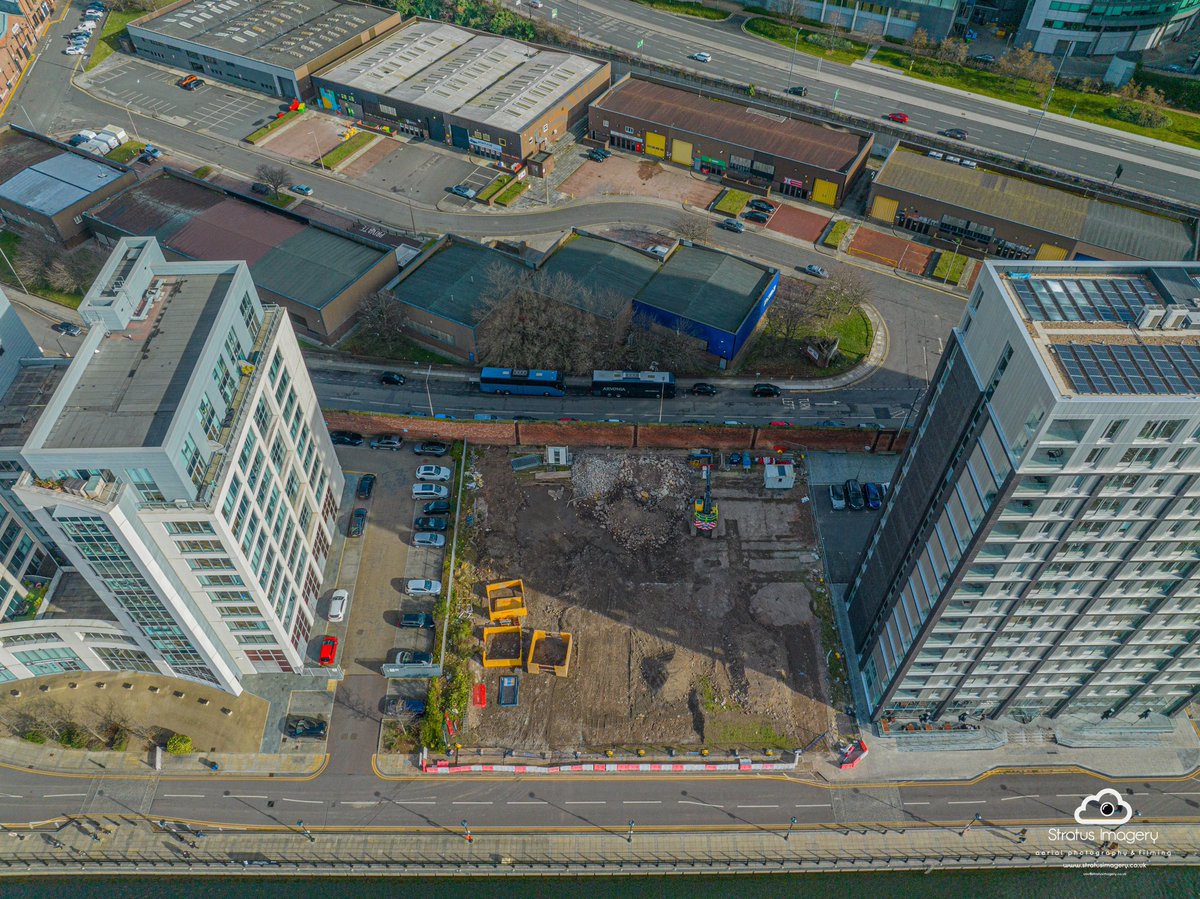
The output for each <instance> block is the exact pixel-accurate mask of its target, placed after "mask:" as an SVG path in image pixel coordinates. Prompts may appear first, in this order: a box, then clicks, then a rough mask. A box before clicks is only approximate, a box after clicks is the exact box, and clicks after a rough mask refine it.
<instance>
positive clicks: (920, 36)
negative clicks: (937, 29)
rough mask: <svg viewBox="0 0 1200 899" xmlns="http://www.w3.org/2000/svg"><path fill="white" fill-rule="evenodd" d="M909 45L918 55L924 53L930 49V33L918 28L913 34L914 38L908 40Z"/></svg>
mask: <svg viewBox="0 0 1200 899" xmlns="http://www.w3.org/2000/svg"><path fill="white" fill-rule="evenodd" d="M908 45H909V46H910V47H912V48H913V49H914V50H916V51H917V52H918V53H923V52H924V51H926V50H928V49H929V32H928V31H926V30H925V29H924V28H918V29H917V30H916V31H914V32H913V33H912V37H910V38H909V39H908Z"/></svg>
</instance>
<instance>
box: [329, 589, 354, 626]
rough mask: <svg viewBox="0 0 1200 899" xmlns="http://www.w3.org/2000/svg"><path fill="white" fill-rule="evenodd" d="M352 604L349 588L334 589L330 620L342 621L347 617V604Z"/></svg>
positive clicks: (330, 601) (330, 606)
mask: <svg viewBox="0 0 1200 899" xmlns="http://www.w3.org/2000/svg"><path fill="white" fill-rule="evenodd" d="M349 604H350V591H349V590H334V591H333V598H331V599H330V600H329V620H330V621H341V620H342V619H343V618H345V617H346V606H348V605H349Z"/></svg>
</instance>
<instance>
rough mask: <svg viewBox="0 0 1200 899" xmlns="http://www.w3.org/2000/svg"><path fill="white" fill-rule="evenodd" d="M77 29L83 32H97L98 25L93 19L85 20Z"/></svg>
mask: <svg viewBox="0 0 1200 899" xmlns="http://www.w3.org/2000/svg"><path fill="white" fill-rule="evenodd" d="M75 28H76V30H82V31H95V30H96V23H95V22H93V21H92V20H91V19H84V20H83V21H82V22H80V23H79V24H78V25H76V26H75Z"/></svg>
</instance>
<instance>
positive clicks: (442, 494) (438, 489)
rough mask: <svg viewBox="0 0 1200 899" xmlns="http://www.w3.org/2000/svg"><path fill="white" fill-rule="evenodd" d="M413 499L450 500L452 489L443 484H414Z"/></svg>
mask: <svg viewBox="0 0 1200 899" xmlns="http://www.w3.org/2000/svg"><path fill="white" fill-rule="evenodd" d="M412 498H413V499H449V498H450V488H449V487H444V486H442V485H441V484H413V485H412Z"/></svg>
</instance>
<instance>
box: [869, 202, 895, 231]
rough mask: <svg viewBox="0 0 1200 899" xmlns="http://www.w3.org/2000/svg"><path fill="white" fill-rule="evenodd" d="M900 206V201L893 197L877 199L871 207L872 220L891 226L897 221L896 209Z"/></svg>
mask: <svg viewBox="0 0 1200 899" xmlns="http://www.w3.org/2000/svg"><path fill="white" fill-rule="evenodd" d="M899 205H900V201H899V200H893V199H892V198H891V197H876V198H875V202H874V203H873V204H872V206H871V218H873V219H875V220H876V221H879V222H887V223H888V224H889V225H890V224H891V223H892V222H894V221H896V207H897V206H899Z"/></svg>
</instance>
